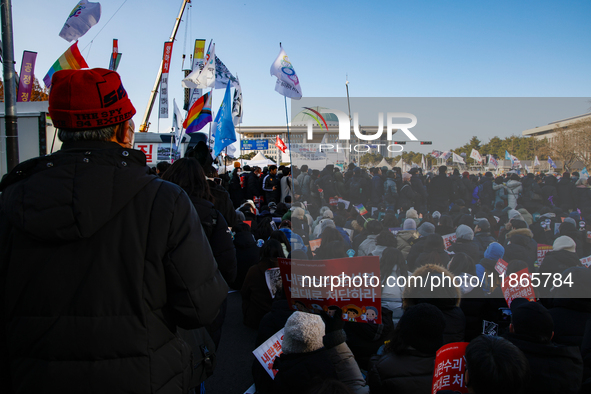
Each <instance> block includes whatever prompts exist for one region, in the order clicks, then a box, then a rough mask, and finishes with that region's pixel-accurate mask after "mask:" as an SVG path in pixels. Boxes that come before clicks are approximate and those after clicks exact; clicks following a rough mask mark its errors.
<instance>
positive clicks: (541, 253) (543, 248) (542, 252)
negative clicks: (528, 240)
mask: <svg viewBox="0 0 591 394" xmlns="http://www.w3.org/2000/svg"><path fill="white" fill-rule="evenodd" d="M551 250H552V245H544V244H538V261H537V262H536V264H535V266H536V267H539V266H540V265H541V264H542V261H544V257H545V256H546V253H548V252H550V251H551Z"/></svg>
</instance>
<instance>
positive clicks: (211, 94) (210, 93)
mask: <svg viewBox="0 0 591 394" xmlns="http://www.w3.org/2000/svg"><path fill="white" fill-rule="evenodd" d="M213 89H214V88H211V92H209V95H210V97H211V119H212V121H211V122H209V137H208V138H207V147H208V148H211V146H210V145H209V144H211V124H212V123H213V119H215V116H213Z"/></svg>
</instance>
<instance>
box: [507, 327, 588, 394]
mask: <svg viewBox="0 0 591 394" xmlns="http://www.w3.org/2000/svg"><path fill="white" fill-rule="evenodd" d="M506 338H507V339H508V340H509V341H510V342H511V343H513V344H514V345H515V346H517V347H518V348H519V350H521V351H522V352H523V354H524V355H525V358H527V361H529V373H530V375H529V380H528V382H527V384H526V385H525V390H524V394H554V393H561V394H576V393H578V392H579V388H580V387H581V382H582V380H583V360H582V359H581V352H580V351H579V348H577V347H576V346H559V345H556V344H554V343H552V342H550V343H536V342H532V341H530V340H528V339H527V337H524V336H522V335H517V334H508V335H507V337H506Z"/></svg>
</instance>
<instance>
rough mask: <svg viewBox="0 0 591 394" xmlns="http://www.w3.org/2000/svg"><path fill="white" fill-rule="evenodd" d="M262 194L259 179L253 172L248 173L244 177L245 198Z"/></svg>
mask: <svg viewBox="0 0 591 394" xmlns="http://www.w3.org/2000/svg"><path fill="white" fill-rule="evenodd" d="M262 195H263V190H262V189H261V179H260V178H259V177H258V176H257V174H255V173H254V172H251V173H250V174H248V177H247V178H246V195H245V197H246V199H248V200H253V199H254V197H260V196H262Z"/></svg>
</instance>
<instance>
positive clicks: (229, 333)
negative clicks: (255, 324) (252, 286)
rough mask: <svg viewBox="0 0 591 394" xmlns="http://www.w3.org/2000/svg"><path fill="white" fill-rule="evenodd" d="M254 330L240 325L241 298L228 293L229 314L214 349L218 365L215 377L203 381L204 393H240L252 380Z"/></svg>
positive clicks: (236, 294)
mask: <svg viewBox="0 0 591 394" xmlns="http://www.w3.org/2000/svg"><path fill="white" fill-rule="evenodd" d="M256 334H257V332H256V330H253V329H251V328H248V327H246V326H245V325H244V324H242V299H241V297H240V293H238V292H236V293H231V294H228V312H227V314H226V321H225V322H224V327H223V331H222V339H221V342H220V348H219V349H218V350H217V352H216V355H217V356H218V362H217V366H216V368H215V371H214V374H213V376H212V377H210V378H209V379H208V380H206V381H205V391H206V393H207V394H242V393H244V392H245V391H246V389H247V388H249V387H250V386H251V385H252V383H253V381H252V375H251V366H252V362H253V361H254V356H253V355H252V351H253V350H254V342H255V339H256Z"/></svg>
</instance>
